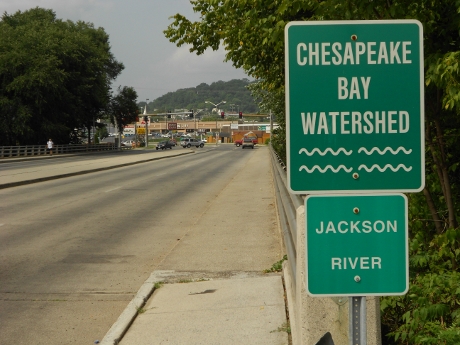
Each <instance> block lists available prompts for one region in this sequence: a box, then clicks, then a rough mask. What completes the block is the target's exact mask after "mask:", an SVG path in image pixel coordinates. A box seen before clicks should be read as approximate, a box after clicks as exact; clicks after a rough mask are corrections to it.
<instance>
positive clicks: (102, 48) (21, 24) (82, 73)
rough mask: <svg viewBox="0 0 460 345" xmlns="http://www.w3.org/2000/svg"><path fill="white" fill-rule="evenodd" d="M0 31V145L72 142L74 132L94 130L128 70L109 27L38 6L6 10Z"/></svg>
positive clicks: (0, 23) (0, 24) (0, 22)
mask: <svg viewBox="0 0 460 345" xmlns="http://www.w3.org/2000/svg"><path fill="white" fill-rule="evenodd" d="M0 31H1V32H2V35H1V36H0V85H1V87H0V133H1V134H2V135H1V136H0V140H1V143H2V144H9V145H11V144H40V143H41V144H43V143H44V142H46V139H47V138H49V137H52V138H53V139H54V141H55V142H60V143H68V142H69V140H70V139H69V138H70V137H71V133H72V132H74V131H76V130H79V129H80V128H82V127H86V128H90V127H91V126H92V125H93V123H94V121H95V119H97V118H98V117H99V116H100V113H101V112H102V111H103V110H104V109H105V107H106V105H107V103H108V101H109V99H110V84H111V81H112V80H114V79H115V78H116V77H117V76H118V75H119V74H120V73H121V71H122V70H123V68H124V67H123V64H122V63H120V62H118V61H116V60H115V58H114V57H113V55H112V53H111V52H110V45H109V37H108V35H107V34H106V33H105V31H104V30H103V29H102V28H98V29H95V28H94V26H93V25H92V24H90V23H85V22H81V21H79V22H76V23H73V22H71V21H62V20H59V19H56V15H55V13H54V12H53V11H52V10H47V9H42V8H38V7H37V8H33V9H30V10H28V11H24V12H21V11H18V12H16V13H15V14H13V15H9V14H7V13H4V14H3V16H2V17H1V21H0Z"/></svg>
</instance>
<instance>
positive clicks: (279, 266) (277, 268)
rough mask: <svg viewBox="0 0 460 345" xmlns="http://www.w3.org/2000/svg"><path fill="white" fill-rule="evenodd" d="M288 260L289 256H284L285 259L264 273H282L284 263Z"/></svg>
mask: <svg viewBox="0 0 460 345" xmlns="http://www.w3.org/2000/svg"><path fill="white" fill-rule="evenodd" d="M287 259H288V258H287V255H285V256H283V258H282V259H281V260H280V261H277V262H275V263H274V264H273V265H272V267H271V268H269V269H266V270H264V273H271V272H281V271H282V270H283V262H284V261H286V260H287Z"/></svg>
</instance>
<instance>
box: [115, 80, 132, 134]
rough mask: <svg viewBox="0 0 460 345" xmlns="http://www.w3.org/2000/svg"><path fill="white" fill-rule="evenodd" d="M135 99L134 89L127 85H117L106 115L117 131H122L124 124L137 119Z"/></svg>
mask: <svg viewBox="0 0 460 345" xmlns="http://www.w3.org/2000/svg"><path fill="white" fill-rule="evenodd" d="M136 99H137V93H136V91H135V90H134V89H133V88H132V87H128V86H124V87H121V86H119V87H118V90H117V94H116V95H115V96H114V97H113V98H112V99H111V101H110V106H109V111H108V115H109V117H110V122H112V124H114V125H116V126H117V128H118V132H119V133H121V132H123V128H124V126H126V125H127V124H129V123H132V122H135V121H136V120H137V117H138V114H139V109H138V107H137V104H136Z"/></svg>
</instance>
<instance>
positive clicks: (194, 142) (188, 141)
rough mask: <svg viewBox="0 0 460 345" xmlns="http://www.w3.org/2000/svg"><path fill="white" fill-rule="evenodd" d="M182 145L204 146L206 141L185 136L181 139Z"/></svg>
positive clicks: (184, 146)
mask: <svg viewBox="0 0 460 345" xmlns="http://www.w3.org/2000/svg"><path fill="white" fill-rule="evenodd" d="M180 145H181V146H182V147H183V148H184V149H185V148H186V147H192V146H195V147H203V146H204V142H202V141H201V140H198V139H193V138H183V139H181V140H180Z"/></svg>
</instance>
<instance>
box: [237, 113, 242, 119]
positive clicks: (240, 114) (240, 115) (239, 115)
mask: <svg viewBox="0 0 460 345" xmlns="http://www.w3.org/2000/svg"><path fill="white" fill-rule="evenodd" d="M238 117H239V118H240V119H242V118H243V112H242V111H240V112H239V113H238Z"/></svg>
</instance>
